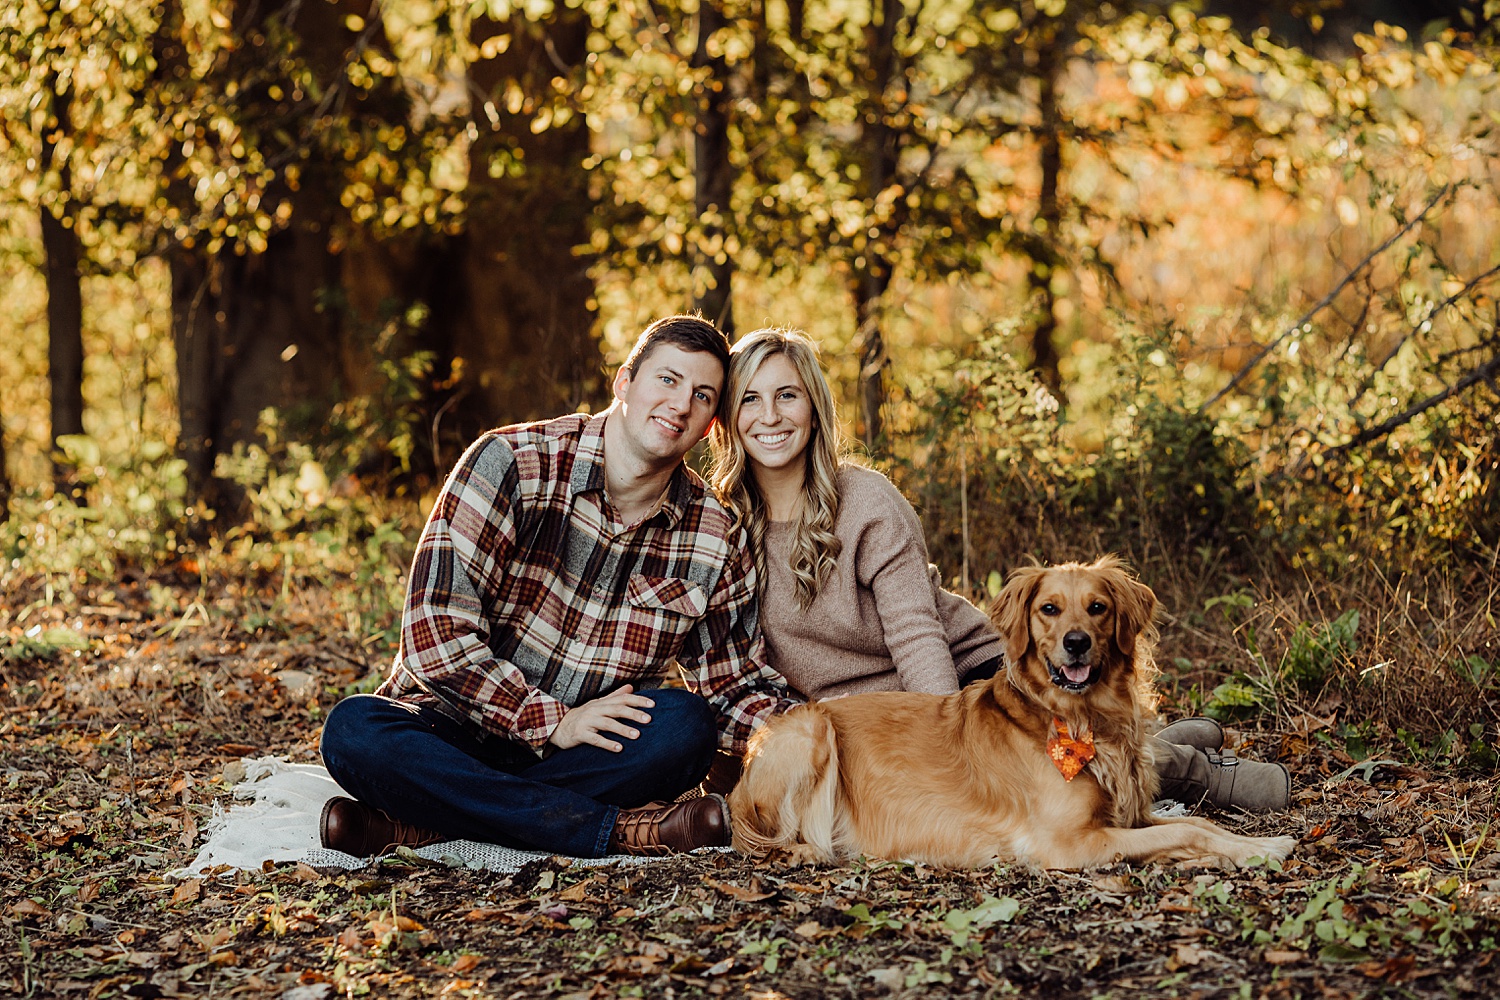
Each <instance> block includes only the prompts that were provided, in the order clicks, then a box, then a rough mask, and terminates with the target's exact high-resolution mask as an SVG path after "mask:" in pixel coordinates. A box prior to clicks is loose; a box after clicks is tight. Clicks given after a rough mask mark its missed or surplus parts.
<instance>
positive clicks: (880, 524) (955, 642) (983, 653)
mask: <svg viewBox="0 0 1500 1000" xmlns="http://www.w3.org/2000/svg"><path fill="white" fill-rule="evenodd" d="M838 489H839V495H840V503H839V516H838V520H837V521H836V522H835V524H834V534H835V535H837V536H838V537H839V538H840V539H841V540H842V541H843V543H844V548H843V551H842V552H841V553H840V554H839V557H838V564H837V567H836V568H835V570H834V572H833V573H831V574H830V575H829V577H828V580H827V581H826V582H825V583H824V584H823V587H822V589H821V590H820V591H818V596H817V597H816V598H815V599H814V600H813V603H812V606H811V607H809V608H808V609H806V610H805V611H804V610H803V609H802V608H801V607H799V606H798V604H797V592H796V583H795V578H794V577H793V576H792V568H791V544H792V532H791V525H790V524H789V523H787V522H776V521H773V522H771V523H770V524H769V525H767V527H766V577H767V579H766V587H765V590H764V597H763V599H762V601H761V613H760V623H761V628H762V630H763V631H764V633H765V639H766V648H767V651H768V653H769V654H770V659H771V666H772V667H773V668H775V669H776V670H777V671H779V672H780V673H781V674H782V675H783V676H784V677H786V679H787V682H788V683H789V684H790V685H791V686H792V687H794V688H796V689H797V690H798V691H799V692H801V693H802V694H803V695H805V696H806V697H807V698H809V699H810V700H813V701H819V700H822V699H825V698H837V697H840V696H842V695H847V694H861V693H863V692H866V691H903V690H904V691H925V692H928V693H930V694H951V693H952V692H954V691H957V690H958V678H959V677H960V676H961V675H962V674H963V673H964V671H966V670H968V669H970V668H972V667H974V666H977V665H978V664H980V663H982V662H984V661H985V660H988V659H990V658H992V657H998V656H1000V655H1001V652H1002V646H1001V642H1000V638H999V636H998V635H996V633H995V631H994V629H993V628H992V627H991V626H990V623H989V619H988V618H987V617H986V616H985V614H984V612H982V611H980V610H979V609H978V608H976V607H974V605H972V604H970V603H969V602H968V601H966V600H964V599H963V598H962V597H960V596H958V595H957V594H953V593H949V592H948V591H946V590H943V589H941V588H940V587H939V586H938V585H937V582H936V580H935V579H934V578H933V577H935V575H936V574H935V573H934V574H932V575H931V576H929V573H928V563H927V544H926V542H925V541H924V540H923V538H922V523H921V521H919V520H918V519H917V512H916V511H914V510H912V506H911V504H909V503H907V501H906V498H905V497H903V496H902V495H901V492H900V491H899V490H897V489H896V487H895V485H894V484H892V483H891V481H890V480H888V479H886V478H885V476H883V475H881V474H880V473H879V472H876V471H874V470H873V469H866V468H862V467H860V466H857V465H845V466H843V467H842V468H841V469H840V470H839V474H838Z"/></svg>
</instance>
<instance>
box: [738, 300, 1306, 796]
mask: <svg viewBox="0 0 1500 1000" xmlns="http://www.w3.org/2000/svg"><path fill="white" fill-rule="evenodd" d="M725 393H726V397H727V400H728V419H727V420H724V421H722V422H720V423H719V424H717V425H716V426H715V428H714V431H713V438H712V443H713V452H714V461H713V466H712V468H711V470H710V473H709V480H710V483H711V484H712V485H713V487H714V489H715V490H716V491H717V492H718V493H719V495H720V496H721V497H723V498H724V499H725V500H726V502H728V503H729V504H730V505H731V506H732V507H733V508H734V509H735V510H736V511H737V512H738V515H739V517H740V519H741V523H742V524H743V525H744V527H745V530H746V533H747V535H748V537H749V543H750V545H751V546H752V548H753V549H754V550H755V561H756V569H757V570H758V573H757V575H758V577H759V579H760V587H761V603H760V625H761V630H762V633H763V634H764V637H765V641H766V648H767V653H768V655H769V657H770V661H771V666H772V667H774V668H775V669H776V670H778V671H779V672H780V673H781V674H782V675H783V676H784V677H785V678H786V679H787V682H788V683H789V684H790V685H791V686H792V687H794V688H795V689H797V690H798V691H799V692H800V693H801V694H802V695H804V696H805V697H807V698H808V699H810V700H822V699H826V698H838V697H842V696H844V695H849V694H859V693H863V692H866V691H899V690H906V691H922V692H927V693H931V694H951V693H953V692H955V691H957V690H958V689H959V687H960V686H961V685H962V684H964V683H969V682H972V681H976V680H980V679H983V678H988V677H991V676H993V675H994V673H995V670H996V668H997V667H998V666H999V665H1000V662H1001V653H1002V643H1001V641H1000V638H999V636H998V635H997V634H996V633H995V632H994V630H993V628H992V627H991V626H990V622H989V619H988V618H987V617H986V616H985V614H984V613H983V612H981V611H980V610H979V609H978V608H976V607H974V605H972V604H970V603H969V602H968V601H966V600H964V599H963V598H962V597H960V596H958V595H957V594H952V593H949V592H948V591H946V590H943V589H942V588H941V587H939V586H938V583H937V574H936V570H935V569H932V568H930V567H929V564H928V561H927V546H926V543H925V542H924V540H923V533H922V525H921V522H920V521H919V520H918V519H917V515H916V512H915V511H914V510H913V509H912V506H911V504H910V503H908V502H907V501H906V499H905V497H903V496H902V495H901V493H900V491H899V490H897V489H896V487H895V486H894V485H893V484H892V483H891V482H890V480H888V479H886V478H885V476H883V475H881V474H880V473H879V472H876V471H874V470H872V469H866V468H863V467H861V466H858V465H855V464H852V463H851V462H849V461H847V460H846V458H845V456H844V454H843V449H842V436H841V434H840V432H839V425H838V415H837V413H836V412H835V409H834V402H833V395H832V393H831V392H829V389H828V382H827V380H826V379H825V378H824V376H823V370H822V368H821V366H820V365H819V364H818V355H817V348H816V347H815V346H814V345H813V343H812V341H811V340H809V339H808V338H807V337H806V335H804V334H802V333H800V332H797V331H793V330H784V329H767V330H757V331H756V332H754V333H751V334H749V335H747V336H745V337H744V338H743V339H741V340H740V341H739V343H737V344H735V346H734V348H733V349H732V350H731V352H730V367H729V378H728V385H727V386H726V388H725ZM1158 736H1159V737H1160V738H1161V739H1162V740H1164V741H1165V742H1163V743H1161V744H1160V745H1159V753H1158V758H1159V760H1158V770H1159V771H1160V772H1161V774H1162V778H1163V781H1162V793H1163V795H1168V796H1170V797H1173V798H1176V799H1179V800H1182V801H1196V800H1198V799H1203V798H1207V799H1209V800H1210V801H1211V802H1213V803H1214V804H1216V805H1219V806H1223V807H1228V806H1237V807H1240V808H1245V809H1254V810H1259V811H1264V810H1268V809H1282V808H1286V806H1287V805H1288V803H1289V800H1290V791H1291V782H1290V776H1289V775H1288V773H1287V770H1286V768H1285V767H1283V766H1281V765H1280V764H1261V763H1254V762H1251V761H1240V760H1237V759H1236V758H1235V757H1234V756H1233V755H1232V754H1222V755H1221V754H1220V753H1219V752H1218V751H1219V750H1220V749H1221V747H1222V746H1223V739H1224V735H1223V730H1222V729H1220V728H1219V725H1218V723H1216V722H1214V721H1213V720H1211V719H1186V720H1183V721H1182V722H1178V723H1175V724H1174V725H1172V726H1168V727H1167V728H1166V729H1164V730H1162V732H1161V733H1159V734H1158ZM715 770H716V771H717V772H720V776H721V778H722V777H723V768H721V767H716V768H715Z"/></svg>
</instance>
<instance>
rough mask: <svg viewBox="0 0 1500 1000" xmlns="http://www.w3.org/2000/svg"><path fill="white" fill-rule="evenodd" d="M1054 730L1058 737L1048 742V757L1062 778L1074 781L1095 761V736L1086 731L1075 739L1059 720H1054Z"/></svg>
mask: <svg viewBox="0 0 1500 1000" xmlns="http://www.w3.org/2000/svg"><path fill="white" fill-rule="evenodd" d="M1052 728H1053V729H1055V730H1057V735H1056V736H1053V737H1052V738H1051V739H1049V740H1048V741H1047V755H1048V756H1049V757H1051V758H1052V763H1053V764H1055V765H1057V769H1058V770H1059V771H1061V772H1062V776H1063V777H1064V778H1066V779H1067V780H1068V781H1072V780H1073V779H1074V778H1076V777H1078V773H1079V772H1080V771H1082V770H1083V769H1084V768H1085V767H1087V766H1088V763H1089V761H1091V760H1093V759H1094V734H1093V733H1092V732H1090V731H1089V730H1087V729H1085V730H1084V731H1083V735H1081V736H1079V737H1078V738H1077V739H1074V738H1073V737H1072V736H1070V735H1068V727H1067V725H1066V724H1064V723H1063V720H1061V719H1058V718H1054V719H1053V720H1052Z"/></svg>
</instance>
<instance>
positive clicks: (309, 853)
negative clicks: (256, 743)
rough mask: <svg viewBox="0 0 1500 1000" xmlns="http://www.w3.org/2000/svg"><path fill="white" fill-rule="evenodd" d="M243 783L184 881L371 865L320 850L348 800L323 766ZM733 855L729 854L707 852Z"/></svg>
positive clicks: (508, 854)
mask: <svg viewBox="0 0 1500 1000" xmlns="http://www.w3.org/2000/svg"><path fill="white" fill-rule="evenodd" d="M242 763H243V764H244V767H245V777H244V780H243V781H241V782H240V783H239V784H237V785H235V787H234V791H233V795H234V798H235V800H236V801H235V802H234V804H233V805H231V806H230V807H229V808H228V809H227V810H226V809H225V808H224V807H223V806H221V805H220V804H219V803H217V802H215V803H214V812H213V817H212V818H211V819H210V820H209V821H208V823H207V824H206V825H205V827H204V834H205V837H206V840H205V841H204V844H203V847H202V848H201V849H199V851H198V856H197V857H195V858H194V859H193V861H192V863H191V864H189V865H188V866H187V867H186V868H183V869H182V870H180V871H178V872H175V873H174V874H177V875H180V876H190V875H201V874H203V872H205V871H207V870H208V869H210V868H213V867H215V866H216V865H229V866H230V867H232V868H259V867H260V866H261V864H262V863H263V862H266V861H273V862H288V861H302V862H305V863H307V864H309V865H312V866H313V867H314V868H363V867H364V866H365V865H367V864H369V863H370V859H368V858H356V857H355V856H353V855H352V854H345V853H343V852H342V851H330V850H328V849H326V848H324V847H323V846H322V845H321V844H320V843H319V842H318V819H319V817H320V816H321V815H322V812H323V803H325V802H327V801H328V800H329V799H331V798H333V797H334V796H335V795H348V794H349V793H348V792H346V791H344V790H343V789H342V788H341V787H339V784H338V782H336V781H334V780H333V776H332V775H330V774H329V773H328V769H327V768H325V767H323V765H321V764H293V763H291V762H289V761H287V760H284V759H282V758H280V757H257V758H255V759H253V760H252V759H246V760H244V761H242ZM704 850H728V848H704ZM415 853H416V855H417V856H418V857H419V858H424V859H426V860H428V861H431V862H433V863H435V864H445V865H447V866H449V867H452V868H487V869H489V870H491V871H499V872H514V871H516V870H518V869H519V868H520V867H521V866H522V865H524V864H526V863H527V862H528V861H535V860H537V859H539V858H549V857H552V856H553V855H552V854H550V853H547V852H545V851H522V850H516V849H514V848H510V847H500V846H498V845H496V844H481V843H478V842H476V841H472V840H451V841H448V842H447V843H442V844H429V845H427V846H426V847H419V848H417V849H416V851H415ZM649 860H651V859H649V858H639V857H632V856H629V855H614V856H611V857H604V858H577V859H574V861H573V863H574V864H576V865H581V866H588V865H609V864H617V863H618V864H640V863H643V862H646V861H649Z"/></svg>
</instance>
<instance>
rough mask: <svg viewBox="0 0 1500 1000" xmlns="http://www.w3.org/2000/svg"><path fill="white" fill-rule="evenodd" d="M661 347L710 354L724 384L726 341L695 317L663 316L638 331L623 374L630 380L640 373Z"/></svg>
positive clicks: (720, 334) (726, 360)
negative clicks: (652, 354)
mask: <svg viewBox="0 0 1500 1000" xmlns="http://www.w3.org/2000/svg"><path fill="white" fill-rule="evenodd" d="M662 344H671V345H672V346H673V347H679V348H681V349H682V350H684V351H691V352H694V353H697V352H702V353H704V354H712V355H713V356H714V357H716V358H718V359H719V366H720V367H721V368H723V370H724V378H725V380H726V381H727V380H728V378H729V340H728V338H726V337H725V336H724V334H723V333H721V332H720V331H719V328H718V327H716V326H714V325H713V324H712V323H710V322H709V321H708V320H706V319H704V318H703V317H702V316H700V315H697V314H694V315H691V316H689V315H681V316H667V317H666V318H664V319H659V320H657V321H656V322H654V323H652V324H651V325H650V326H648V327H646V329H645V330H642V331H641V335H640V336H639V337H637V338H636V341H635V346H634V347H632V348H631V349H630V356H629V357H628V358H626V359H625V366H624V367H625V370H626V371H628V372H630V377H631V378H632V379H633V378H635V377H636V375H637V374H638V373H639V372H640V369H641V365H643V364H645V363H646V359H647V358H648V357H650V355H651V352H652V351H654V350H656V349H657V348H658V347H660V346H661V345H662ZM721 395H722V393H721Z"/></svg>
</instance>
